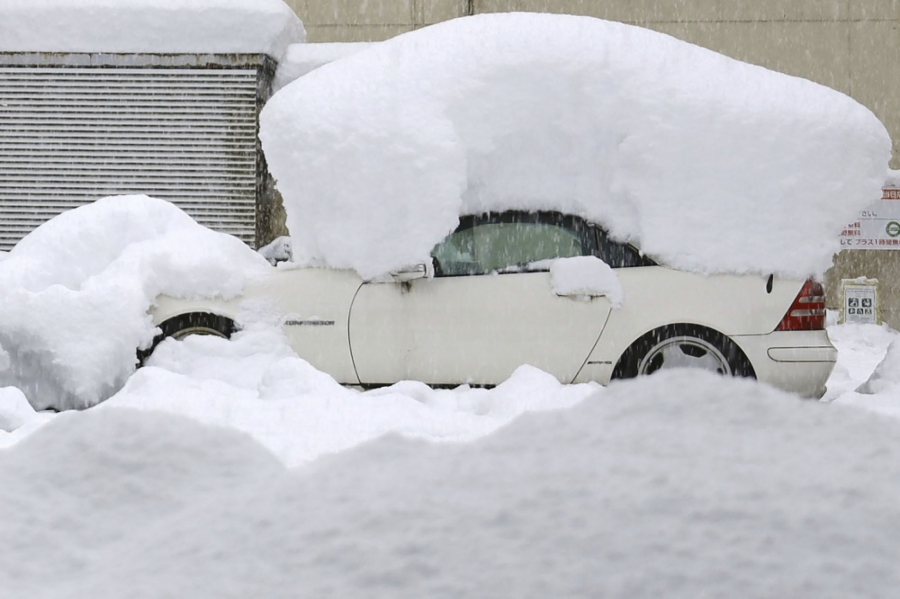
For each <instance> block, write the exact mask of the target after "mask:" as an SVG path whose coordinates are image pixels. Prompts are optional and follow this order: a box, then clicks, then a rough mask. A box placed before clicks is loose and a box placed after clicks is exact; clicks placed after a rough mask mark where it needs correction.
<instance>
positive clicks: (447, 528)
mask: <svg viewBox="0 0 900 599" xmlns="http://www.w3.org/2000/svg"><path fill="white" fill-rule="evenodd" d="M673 390H681V391H680V392H674V391H673ZM60 456H65V457H64V458H63V459H60ZM0 480H3V481H4V484H3V485H0V511H2V513H4V514H14V515H15V517H9V518H2V519H0V563H2V564H3V567H2V568H0V588H3V589H4V592H5V593H7V594H9V595H10V596H12V597H25V596H27V597H34V598H41V597H73V598H74V597H85V596H91V597H98V598H100V597H121V596H125V595H127V596H134V597H159V596H190V597H198V598H199V597H221V596H266V597H296V596H315V597H322V596H333V597H397V596H406V597H434V596H448V597H458V596H469V597H472V596H478V597H510V596H515V597H548V596H556V597H562V596H565V597H597V596H609V597H659V596H666V597H697V596H722V597H729V596H741V597H816V598H817V599H818V598H822V597H850V596H869V597H877V596H880V597H887V596H892V594H893V593H894V591H895V590H896V588H897V586H898V585H900V570H898V569H897V568H896V564H897V561H898V559H900V545H898V544H897V543H896V538H897V537H898V535H900V506H898V503H897V501H896V498H897V496H898V493H900V423H898V422H897V421H895V420H892V419H885V418H880V417H877V416H872V415H868V414H866V413H864V412H861V411H858V410H850V409H846V408H844V409H841V408H840V407H838V406H828V405H824V404H821V403H817V402H809V401H801V400H798V399H797V398H795V397H792V396H789V395H786V394H784V393H781V392H778V391H775V390H771V389H768V388H766V387H763V386H760V385H757V384H755V383H752V382H750V381H745V380H732V379H723V378H719V377H715V376H712V375H709V374H706V373H700V372H687V371H683V372H674V373H667V374H663V375H655V376H653V377H649V378H647V379H643V380H638V381H630V382H626V383H622V384H617V385H613V386H611V387H609V388H608V389H605V390H603V391H602V392H601V393H599V394H597V395H596V396H594V397H592V398H590V399H587V400H585V401H584V402H582V403H581V404H579V405H578V406H575V407H574V408H572V409H568V410H561V411H555V412H549V413H542V414H532V415H528V416H524V417H522V418H520V419H518V420H516V421H515V422H513V423H511V424H510V425H509V426H507V427H505V428H503V429H501V430H500V431H498V432H497V433H495V434H494V435H492V436H490V437H487V438H485V439H481V440H478V441H475V442H472V443H466V444H433V443H428V442H425V441H413V440H408V439H401V438H398V437H387V438H382V439H380V440H378V441H374V442H372V443H369V444H366V445H364V446H361V447H359V448H358V449H356V450H352V451H349V452H345V453H343V454H341V455H339V456H335V457H331V458H323V459H321V460H319V461H317V462H316V463H314V464H312V465H310V466H307V467H304V468H300V469H296V470H293V471H290V470H284V469H283V468H282V467H281V466H280V465H279V464H278V463H277V462H276V461H275V460H274V459H272V458H271V456H270V455H268V454H267V453H266V452H264V451H262V450H261V449H260V448H259V447H258V446H256V444H254V443H253V442H251V441H250V440H249V439H247V438H246V437H244V436H242V435H240V434H237V433H234V432H230V431H226V430H217V429H212V428H209V427H207V426H204V425H201V424H196V423H192V422H190V421H188V420H185V419H182V418H179V417H176V416H171V415H162V414H151V413H141V414H137V413H134V412H133V411H130V410H124V409H122V408H104V409H100V410H90V411H88V412H84V413H69V414H64V415H61V416H59V417H58V418H57V419H55V420H54V422H53V423H52V424H50V425H48V426H46V427H44V428H43V429H41V430H39V431H38V432H36V433H34V434H33V435H31V436H30V437H29V438H27V439H26V440H24V441H23V442H21V443H19V444H18V445H16V446H15V447H13V448H10V449H7V450H4V451H2V452H0Z"/></svg>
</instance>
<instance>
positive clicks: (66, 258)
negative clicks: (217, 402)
mask: <svg viewBox="0 0 900 599" xmlns="http://www.w3.org/2000/svg"><path fill="white" fill-rule="evenodd" d="M269 268H270V267H269V265H268V263H267V262H266V260H265V258H263V257H262V256H260V255H258V254H257V253H256V252H254V251H252V250H251V249H249V248H248V247H247V246H246V245H244V244H243V243H242V242H241V241H240V240H238V239H237V238H235V237H231V236H229V235H224V234H221V233H216V232H213V231H211V230H209V229H206V228H205V227H202V226H200V225H198V224H197V223H196V222H194V221H193V220H192V219H191V218H190V217H189V216H188V215H186V214H185V213H184V212H182V211H181V210H180V209H178V208H177V207H176V206H174V205H173V204H170V203H169V202H166V201H163V200H156V199H153V198H148V197H146V196H122V197H111V198H105V199H102V200H98V201H97V202H95V203H93V204H89V205H86V206H83V207H80V208H77V209H75V210H71V211H69V212H66V213H64V214H61V215H60V216H57V217H56V218H53V219H51V220H50V221H48V222H46V223H44V224H43V225H41V226H40V227H39V228H37V229H36V230H35V231H33V232H32V233H30V234H29V235H27V236H26V237H25V238H24V239H22V240H21V241H20V242H19V243H18V244H17V245H16V246H15V247H14V248H13V250H12V251H11V252H10V253H9V255H8V257H7V258H6V259H5V260H3V261H0V386H8V385H9V386H15V387H18V388H19V389H21V390H22V391H23V392H24V393H25V395H26V396H27V397H28V399H29V401H30V402H31V404H32V405H33V406H34V407H35V408H38V409H42V408H47V407H54V408H57V409H67V408H80V407H86V406H90V405H93V404H96V403H97V402H100V401H102V400H103V399H106V398H107V397H108V396H109V395H111V394H112V393H114V392H115V391H116V390H118V388H119V387H121V386H122V384H124V382H125V380H126V379H127V378H128V376H129V375H130V374H131V373H132V372H133V371H134V366H135V358H136V354H135V352H136V349H137V348H138V347H139V346H147V345H148V344H149V342H150V341H151V340H152V338H153V334H154V326H153V323H152V322H151V320H150V317H149V316H148V315H147V310H148V308H149V307H150V306H151V305H152V303H153V302H154V300H155V299H156V297H157V295H159V294H162V293H166V294H168V295H173V296H176V297H193V296H206V297H214V296H223V297H231V296H234V295H236V294H238V293H239V292H240V291H241V290H242V289H243V285H244V281H245V280H246V278H247V277H248V276H255V275H256V274H263V273H265V272H267V271H268V270H269Z"/></svg>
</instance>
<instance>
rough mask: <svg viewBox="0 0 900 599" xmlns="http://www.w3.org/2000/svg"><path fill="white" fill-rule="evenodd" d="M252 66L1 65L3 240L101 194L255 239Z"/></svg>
mask: <svg viewBox="0 0 900 599" xmlns="http://www.w3.org/2000/svg"><path fill="white" fill-rule="evenodd" d="M257 110H258V109H257V70H256V69H255V68H147V67H144V68H93V67H87V68H85V67H0V249H4V250H8V249H10V248H11V247H12V246H13V245H15V243H16V242H17V241H18V240H19V239H21V238H22V237H23V236H24V235H25V234H27V233H28V232H29V231H31V230H32V229H34V228H35V227H37V226H38V225H40V224H41V223H42V222H44V221H46V220H48V219H49V218H51V217H53V216H55V215H57V214H59V213H60V212H63V211H65V210H68V209H71V208H75V207H77V206H79V205H82V204H85V203H88V202H91V201H93V200H96V199H98V198H101V197H104V196H108V195H120V194H139V193H145V194H148V195H152V196H154V197H158V198H165V199H167V200H169V201H171V202H173V203H175V204H176V205H178V206H179V207H181V208H182V209H183V210H185V211H186V212H187V213H188V214H190V215H191V216H192V217H194V218H195V219H196V220H197V221H198V222H200V223H201V224H203V225H206V226H208V227H210V228H213V229H216V230H218V231H223V232H226V233H231V234H234V235H236V236H238V237H240V238H241V239H243V240H244V241H246V242H247V243H249V244H251V245H254V244H255V241H256V239H255V231H256V203H257Z"/></svg>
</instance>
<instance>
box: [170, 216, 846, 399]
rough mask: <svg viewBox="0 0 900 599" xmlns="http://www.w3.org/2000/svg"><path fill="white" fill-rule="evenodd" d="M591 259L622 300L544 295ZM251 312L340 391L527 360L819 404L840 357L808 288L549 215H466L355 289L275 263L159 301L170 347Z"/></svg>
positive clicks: (501, 369)
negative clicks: (701, 267) (427, 253)
mask: <svg viewBox="0 0 900 599" xmlns="http://www.w3.org/2000/svg"><path fill="white" fill-rule="evenodd" d="M576 256H595V257H597V258H599V259H601V260H603V261H604V262H605V263H606V264H608V265H609V266H611V267H612V268H613V269H614V272H615V274H616V276H617V278H618V281H619V284H620V286H621V289H622V292H623V296H624V299H623V301H622V303H621V306H619V307H614V305H613V302H612V301H611V300H610V298H609V297H607V294H604V293H599V292H587V293H585V292H579V293H578V294H577V295H565V294H562V295H561V294H559V293H558V292H557V291H554V287H553V284H552V282H551V276H550V266H549V265H550V264H551V263H552V261H553V260H554V259H564V258H571V257H576ZM249 306H252V307H253V310H252V311H257V312H258V311H259V309H260V306H264V309H265V310H266V311H267V312H269V314H270V316H271V315H273V314H274V317H275V318H277V319H278V321H279V322H280V323H281V325H282V326H283V327H284V330H285V332H286V334H287V336H288V337H289V339H290V342H291V344H292V346H293V348H294V350H295V351H296V352H297V354H298V355H299V356H301V357H302V358H304V359H305V360H307V361H309V362H310V363H311V364H312V365H313V366H315V367H316V368H318V369H320V370H322V371H324V372H326V373H328V374H330V375H331V376H333V377H334V378H335V379H336V380H337V381H338V382H340V383H345V384H353V385H364V386H369V385H373V386H374V385H386V384H392V383H395V382H397V381H400V380H417V381H423V382H425V383H428V384H431V385H448V386H452V385H459V384H464V383H469V384H476V385H494V384H498V383H500V382H502V381H504V380H505V379H506V378H508V377H509V376H510V374H511V373H512V372H513V370H515V369H516V368H517V367H518V366H520V365H522V364H530V365H532V366H535V367H537V368H540V369H542V370H544V371H546V372H549V373H551V374H553V375H554V376H555V377H557V378H558V379H559V380H560V381H561V382H564V383H570V382H585V381H597V382H599V383H602V384H606V383H608V382H609V381H610V380H611V379H615V378H628V377H633V376H637V375H642V374H651V373H653V372H655V371H657V370H659V369H665V368H673V367H695V368H705V369H708V370H712V371H717V372H720V373H722V374H725V375H734V376H748V377H756V378H757V379H759V380H761V381H765V382H767V383H770V384H772V385H775V386H777V387H780V388H782V389H785V390H788V391H791V392H795V393H798V394H800V395H803V396H820V395H821V394H822V393H823V392H824V389H825V381H826V379H827V378H828V376H829V374H830V372H831V370H832V368H833V367H834V363H835V360H836V357H837V352H836V350H835V349H834V347H833V346H832V345H831V343H830V342H829V340H828V337H827V334H826V332H825V330H824V324H825V299H824V292H823V290H822V287H821V285H819V284H818V283H815V282H813V281H802V280H785V279H779V278H777V277H774V276H768V277H766V276H732V275H718V276H705V275H700V274H696V273H690V272H683V271H678V270H673V269H670V268H667V267H664V266H660V265H657V264H655V263H654V262H653V261H652V260H650V259H648V258H646V257H644V256H642V255H641V254H640V252H639V251H638V250H636V249H635V248H633V247H632V246H629V245H626V244H620V243H616V242H614V241H612V240H611V239H610V238H609V236H608V235H607V234H606V233H605V232H604V231H603V230H602V229H600V228H599V227H596V226H594V225H591V224H590V223H586V222H584V221H583V220H581V219H579V218H577V217H573V216H566V215H561V214H558V213H552V212H539V213H534V212H528V213H526V212H504V213H492V214H484V215H477V216H470V217H465V218H463V219H461V222H460V226H459V228H458V229H457V230H456V231H455V232H454V233H452V234H451V235H450V236H448V237H447V239H446V240H445V241H444V242H442V243H441V244H439V245H438V246H437V247H436V248H435V249H434V251H433V262H432V263H430V264H421V265H416V266H415V267H411V268H410V269H407V270H404V271H401V272H395V273H392V274H391V276H390V277H385V280H384V281H381V282H374V281H363V280H362V279H361V278H360V277H359V276H358V275H357V274H356V273H354V272H352V271H344V270H329V269H322V268H299V267H294V266H292V265H285V264H282V265H280V266H279V267H278V268H273V270H272V274H271V276H270V277H268V278H267V279H265V280H264V281H260V282H257V283H254V284H253V285H250V286H248V288H247V289H246V290H245V293H244V294H243V295H242V296H241V297H239V298H236V299H233V300H230V301H216V300H207V301H185V300H179V299H174V298H168V297H161V298H159V299H158V301H157V304H156V306H155V307H154V308H153V311H152V314H153V317H154V321H155V322H156V323H157V324H158V325H159V326H160V329H161V331H162V333H161V334H160V335H159V336H158V338H157V342H159V341H161V340H162V339H163V338H165V337H175V338H180V337H183V336H185V335H188V334H195V333H199V334H217V335H222V336H229V335H230V334H231V333H232V331H234V330H237V329H240V327H241V326H242V325H243V324H244V322H245V320H246V319H247V318H248V314H250V313H251V310H250V309H249Z"/></svg>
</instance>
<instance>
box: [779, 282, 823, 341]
mask: <svg viewBox="0 0 900 599" xmlns="http://www.w3.org/2000/svg"><path fill="white" fill-rule="evenodd" d="M824 328H825V288H824V287H822V284H821V283H818V282H816V281H813V280H812V279H809V280H808V281H806V283H804V284H803V288H802V289H801V290H800V293H798V294H797V298H796V299H794V303H793V304H791V307H790V308H788V311H787V314H785V315H784V318H782V319H781V324H779V325H778V328H777V329H775V330H776V331H820V330H822V329H824Z"/></svg>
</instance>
